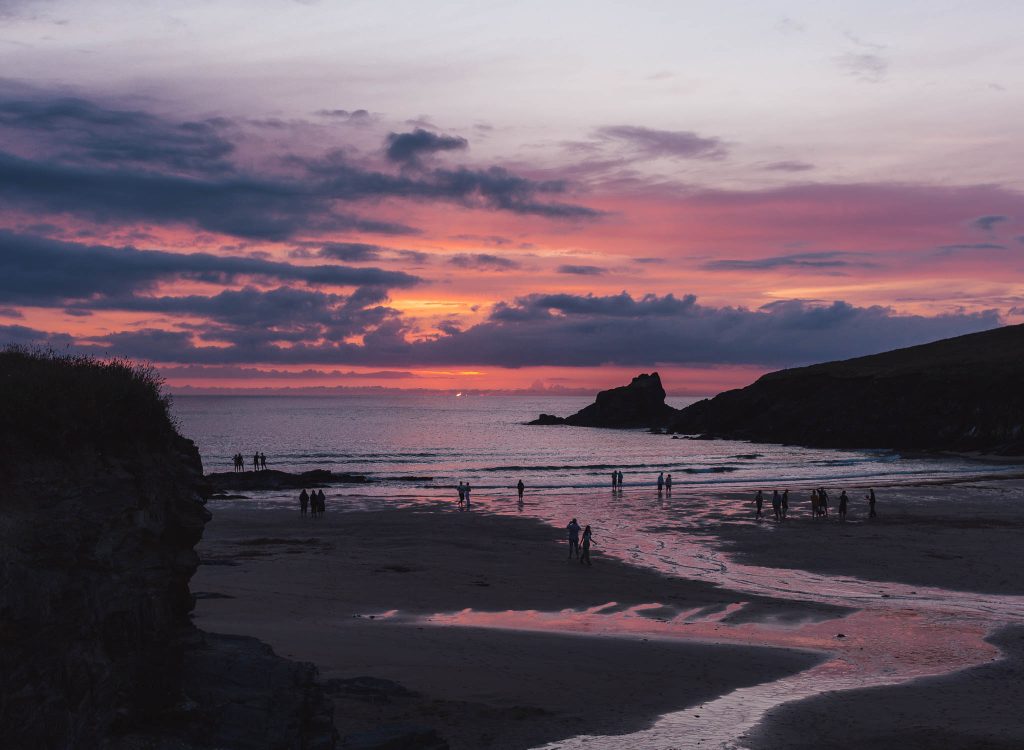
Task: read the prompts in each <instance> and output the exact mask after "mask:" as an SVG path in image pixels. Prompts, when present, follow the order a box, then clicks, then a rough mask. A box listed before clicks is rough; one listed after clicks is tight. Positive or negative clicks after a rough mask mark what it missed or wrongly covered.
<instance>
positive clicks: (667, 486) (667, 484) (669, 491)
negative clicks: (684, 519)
mask: <svg viewBox="0 0 1024 750" xmlns="http://www.w3.org/2000/svg"><path fill="white" fill-rule="evenodd" d="M665 492H666V493H667V494H669V495H671V494H672V475H671V474H669V475H668V476H667V477H665Z"/></svg>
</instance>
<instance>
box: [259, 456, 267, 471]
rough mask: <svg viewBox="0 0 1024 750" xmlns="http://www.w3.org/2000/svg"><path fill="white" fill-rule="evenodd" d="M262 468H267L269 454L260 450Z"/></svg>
mask: <svg viewBox="0 0 1024 750" xmlns="http://www.w3.org/2000/svg"><path fill="white" fill-rule="evenodd" d="M260 468H261V469H263V470H264V471H266V470H267V455H266V454H265V453H264V452H263V451H260Z"/></svg>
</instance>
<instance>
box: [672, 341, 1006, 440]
mask: <svg viewBox="0 0 1024 750" xmlns="http://www.w3.org/2000/svg"><path fill="white" fill-rule="evenodd" d="M1021 383H1024V326H1021V325H1016V326H1006V327H1003V328H996V329H994V330H991V331H984V332H982V333H973V334H968V335H966V336H958V337H956V338H952V339H943V340H941V341H936V342H933V343H930V344H923V345H920V346H913V347H908V348H905V349H896V350H894V351H890V352H885V353H882V354H875V355H871V356H867V357H858V358H856V359H849V360H844V361H840V362H827V363H824V364H819V365H812V366H810V367H799V368H794V369H789V370H780V371H778V372H773V373H769V374H767V375H765V376H763V377H761V378H760V379H759V380H757V381H756V382H755V383H753V384H752V385H749V386H747V387H746V388H742V389H739V390H733V391H726V392H725V393H720V394H719V395H717V396H715V397H714V398H712V399H705V400H703V401H698V402H697V403H695V404H693V405H691V406H688V407H686V408H685V409H682V410H681V411H680V412H679V415H678V417H677V418H676V419H675V420H674V421H673V423H672V431H673V432H677V433H683V434H688V435H695V434H699V435H702V436H703V437H721V438H729V439H739V440H753V441H756V442H767V443H788V444H795V445H805V446H810V447H820V448H891V449H897V450H920V451H959V452H973V451H977V452H984V453H994V454H1005V455H1021V454H1024V388H1021Z"/></svg>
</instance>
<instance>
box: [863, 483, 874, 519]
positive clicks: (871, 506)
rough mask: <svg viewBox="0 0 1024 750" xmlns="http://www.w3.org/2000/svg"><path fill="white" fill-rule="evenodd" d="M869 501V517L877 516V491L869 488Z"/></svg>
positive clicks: (867, 496)
mask: <svg viewBox="0 0 1024 750" xmlns="http://www.w3.org/2000/svg"><path fill="white" fill-rule="evenodd" d="M865 497H866V498H867V501H868V518H874V517H875V491H874V490H873V489H870V490H868V494H867V495H866V496H865Z"/></svg>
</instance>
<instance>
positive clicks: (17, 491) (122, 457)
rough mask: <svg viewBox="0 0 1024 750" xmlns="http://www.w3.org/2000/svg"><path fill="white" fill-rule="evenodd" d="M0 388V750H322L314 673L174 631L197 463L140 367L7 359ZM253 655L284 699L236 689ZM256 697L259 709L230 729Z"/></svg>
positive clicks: (326, 729)
mask: <svg viewBox="0 0 1024 750" xmlns="http://www.w3.org/2000/svg"><path fill="white" fill-rule="evenodd" d="M0 388H2V392H3V394H4V395H3V399H0V472H2V476H3V478H4V479H3V485H2V492H0V736H2V737H3V738H4V740H3V744H4V746H5V747H26V748H28V747H32V748H129V747H163V746H167V747H170V746H173V747H176V748H182V749H184V750H187V749H188V748H193V747H194V748H205V747H214V746H218V745H219V746H230V747H239V748H241V747H254V748H255V747H271V746H273V747H282V748H284V747H288V748H292V747H294V748H305V747H330V746H331V745H332V744H333V727H332V726H331V724H330V719H329V714H328V715H327V718H326V726H325V725H324V714H325V712H326V711H329V708H328V707H327V705H326V703H325V702H324V700H323V697H322V694H320V693H318V688H317V686H316V685H315V682H314V680H313V678H314V676H315V670H313V669H312V667H310V666H308V665H295V664H292V663H291V662H287V661H286V660H283V659H279V658H278V657H276V656H274V655H273V654H272V653H270V654H268V653H267V652H269V649H267V648H266V647H263V646H262V645H261V644H259V643H258V642H256V641H253V640H252V639H231V638H229V637H227V636H215V635H211V634H205V633H201V632H200V631H198V630H197V629H196V628H195V627H194V626H193V625H192V624H191V622H190V619H189V613H190V612H191V610H192V606H193V597H192V595H191V593H190V592H189V588H188V583H189V579H190V578H191V577H192V575H193V573H194V572H195V570H196V566H197V565H198V564H199V560H198V557H197V555H196V553H195V550H194V547H195V545H196V543H198V541H199V539H200V538H201V536H202V532H203V527H204V525H205V523H206V521H207V520H208V519H209V517H210V516H209V514H208V513H207V511H206V509H205V507H204V504H205V501H204V498H203V494H204V491H205V487H204V481H203V471H202V462H201V461H200V457H199V453H198V451H197V450H196V448H195V446H194V445H193V444H192V443H191V442H190V441H188V440H186V439H184V438H182V437H181V436H180V435H178V433H177V431H176V430H175V428H174V425H173V423H172V422H171V419H170V417H169V415H168V408H167V407H168V404H167V401H166V399H165V398H164V397H163V396H162V395H161V393H160V387H159V381H158V380H157V379H156V378H154V376H153V374H152V373H151V372H150V371H148V370H146V369H145V368H140V367H137V366H135V365H132V364H130V363H127V362H118V361H115V362H98V361H95V360H92V359H88V358H78V357H70V356H55V355H52V354H41V353H36V352H29V351H24V350H18V349H7V350H4V351H0ZM254 663H260V664H262V668H261V670H260V671H261V673H262V674H274V670H275V669H276V670H277V672H278V674H279V680H278V682H283V684H284V685H286V686H287V687H288V691H287V692H288V693H289V694H290V695H291V696H292V697H291V698H290V699H286V700H284V701H281V702H280V705H279V706H278V707H276V708H274V707H273V706H272V701H271V700H269V697H270V696H272V694H273V692H274V690H276V689H277V688H278V687H280V685H278V686H276V687H275V685H269V684H265V685H264V688H265V689H264V693H266V696H263V698H262V699H261V698H260V697H259V696H253V694H252V692H253V690H255V689H256V688H254V687H252V685H257V684H260V683H259V682H258V681H256V682H253V683H252V685H250V686H249V688H248V689H249V691H250V692H249V694H248V695H245V696H243V697H241V698H239V697H237V692H238V691H237V690H236V689H235V688H233V687H232V685H231V684H230V673H231V672H232V671H235V672H237V671H238V670H239V669H244V668H245V666H246V665H247V664H248V665H250V667H251V665H252V664H254ZM210 664H217V665H219V666H218V668H217V669H216V670H211V669H210V668H209V665H210ZM211 672H216V674H210V673H211ZM264 682H266V680H264ZM261 700H262V703H261ZM254 701H255V704H257V705H263V704H264V703H265V704H266V707H267V708H268V709H269V710H267V711H265V712H260V718H259V720H258V721H252V717H247V718H246V719H245V720H240V716H241V713H240V711H239V710H238V709H239V707H240V706H244V705H245V704H246V702H248V705H250V706H252V705H253V704H254ZM268 721H269V722H272V723H273V724H274V725H273V726H269V725H268V724H267V722H268ZM247 725H251V726H247ZM257 732H258V733H259V736H258V737H257V736H256V733H257ZM268 737H273V738H275V744H273V745H268V744H266V743H265V740H266V739H267V738H268ZM167 743H171V744H167Z"/></svg>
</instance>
